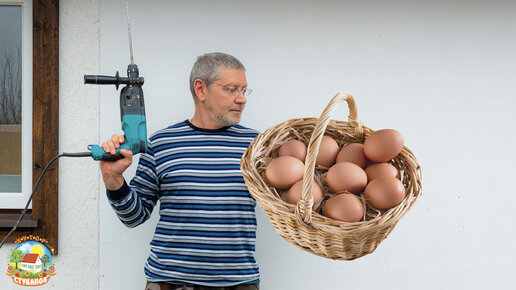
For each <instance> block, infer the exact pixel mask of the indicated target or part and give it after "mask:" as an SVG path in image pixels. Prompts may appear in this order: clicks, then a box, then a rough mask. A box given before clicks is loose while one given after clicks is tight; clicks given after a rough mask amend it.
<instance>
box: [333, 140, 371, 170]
mask: <svg viewBox="0 0 516 290" xmlns="http://www.w3.org/2000/svg"><path fill="white" fill-rule="evenodd" d="M339 162H351V163H354V164H356V165H358V166H360V167H361V168H366V166H367V157H366V156H365V154H364V144H362V143H351V144H348V145H346V146H344V147H342V149H341V150H340V152H339V154H338V155H337V163H339Z"/></svg>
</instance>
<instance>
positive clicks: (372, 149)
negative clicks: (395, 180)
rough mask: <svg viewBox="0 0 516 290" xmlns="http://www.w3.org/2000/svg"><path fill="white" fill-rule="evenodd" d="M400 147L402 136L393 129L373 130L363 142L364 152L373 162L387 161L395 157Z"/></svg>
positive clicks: (401, 145)
mask: <svg viewBox="0 0 516 290" xmlns="http://www.w3.org/2000/svg"><path fill="white" fill-rule="evenodd" d="M402 148H403V136H402V135H401V133H400V132H398V131H396V130H393V129H383V130H378V131H376V132H373V133H372V134H371V135H369V137H367V139H366V140H365V142H364V153H365V155H366V157H367V158H368V159H369V160H371V161H374V162H387V161H389V160H391V159H392V158H394V157H396V155H398V154H399V153H400V152H401V149H402Z"/></svg>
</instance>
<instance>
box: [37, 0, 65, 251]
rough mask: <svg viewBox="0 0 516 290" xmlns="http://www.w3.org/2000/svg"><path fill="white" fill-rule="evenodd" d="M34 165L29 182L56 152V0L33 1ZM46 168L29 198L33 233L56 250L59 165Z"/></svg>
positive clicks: (57, 81) (57, 46) (55, 164)
mask: <svg viewBox="0 0 516 290" xmlns="http://www.w3.org/2000/svg"><path fill="white" fill-rule="evenodd" d="M33 42H34V43H33V45H34V50H33V142H32V148H33V156H32V160H33V165H32V166H33V167H32V181H33V182H32V183H33V186H34V185H35V183H36V180H37V178H38V177H39V175H40V174H41V172H42V170H43V168H44V167H45V166H46V165H47V163H48V162H49V161H50V160H51V159H52V158H53V157H55V156H56V155H58V154H59V152H58V150H59V144H58V142H59V130H58V128H59V1H57V0H54V1H52V0H34V1H33ZM57 164H58V163H57V162H56V163H54V164H53V165H52V167H51V168H50V169H49V170H48V171H47V173H46V174H45V177H44V178H43V179H42V181H41V184H40V185H39V188H38V190H37V192H36V193H35V194H34V199H33V201H32V218H34V219H37V220H38V223H39V226H38V228H36V229H34V231H33V235H37V236H40V237H41V238H45V239H47V240H48V241H49V244H50V245H51V246H52V247H53V248H54V250H55V252H54V254H57V253H58V252H57V251H58V231H57V230H58V214H57V210H58V166H57Z"/></svg>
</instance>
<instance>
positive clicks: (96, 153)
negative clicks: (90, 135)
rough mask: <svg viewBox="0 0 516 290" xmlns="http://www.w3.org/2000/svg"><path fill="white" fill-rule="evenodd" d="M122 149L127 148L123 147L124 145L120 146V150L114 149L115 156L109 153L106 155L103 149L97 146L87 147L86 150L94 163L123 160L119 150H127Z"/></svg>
mask: <svg viewBox="0 0 516 290" xmlns="http://www.w3.org/2000/svg"><path fill="white" fill-rule="evenodd" d="M124 147H128V146H124V144H122V145H121V146H120V148H117V149H116V154H114V155H113V154H111V153H107V152H106V151H104V149H103V148H102V147H100V146H99V145H96V144H92V145H88V149H89V150H90V151H91V157H92V158H93V160H96V161H117V160H120V159H123V158H124V155H122V153H120V149H129V148H124Z"/></svg>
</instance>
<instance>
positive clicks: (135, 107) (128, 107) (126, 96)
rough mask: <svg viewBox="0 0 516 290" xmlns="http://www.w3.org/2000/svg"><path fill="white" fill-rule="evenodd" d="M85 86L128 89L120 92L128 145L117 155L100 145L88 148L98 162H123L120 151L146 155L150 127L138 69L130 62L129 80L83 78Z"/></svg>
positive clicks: (117, 152) (98, 77)
mask: <svg viewBox="0 0 516 290" xmlns="http://www.w3.org/2000/svg"><path fill="white" fill-rule="evenodd" d="M131 59H132V57H131ZM84 83H85V84H96V85H115V87H116V89H117V90H118V86H119V85H120V84H125V85H126V86H125V87H123V88H122V90H121V91H120V117H121V121H122V131H124V134H125V142H124V143H123V144H122V145H120V148H117V149H116V154H115V155H112V154H110V153H107V152H106V151H104V149H103V148H102V147H100V146H99V145H95V144H91V145H88V149H89V150H90V151H91V157H92V158H93V159H94V160H97V161H100V160H103V161H116V160H119V159H122V158H124V156H123V155H122V154H120V149H128V150H131V151H132V152H133V154H138V153H145V152H146V151H147V126H146V119H145V104H144V100H143V90H142V85H143V83H144V79H143V77H140V76H139V71H138V66H137V65H136V64H134V63H132V61H131V64H129V65H128V66H127V77H120V76H119V75H118V72H116V75H115V76H102V75H84Z"/></svg>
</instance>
